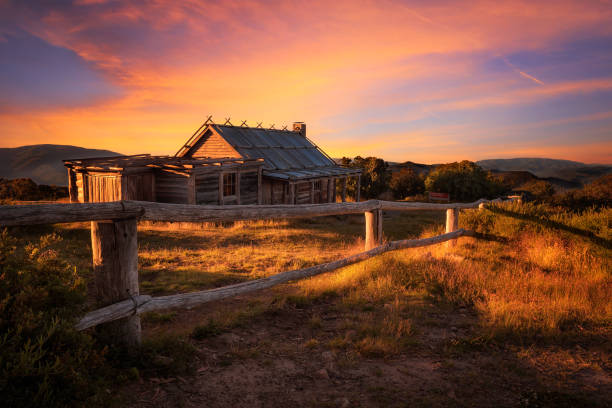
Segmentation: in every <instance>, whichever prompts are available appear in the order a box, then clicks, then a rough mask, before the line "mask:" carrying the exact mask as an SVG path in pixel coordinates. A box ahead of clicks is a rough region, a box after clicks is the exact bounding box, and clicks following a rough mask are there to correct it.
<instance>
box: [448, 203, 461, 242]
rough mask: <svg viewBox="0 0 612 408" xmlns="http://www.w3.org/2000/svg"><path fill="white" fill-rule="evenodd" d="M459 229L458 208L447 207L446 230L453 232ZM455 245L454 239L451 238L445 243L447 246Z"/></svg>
mask: <svg viewBox="0 0 612 408" xmlns="http://www.w3.org/2000/svg"><path fill="white" fill-rule="evenodd" d="M458 229H459V209H458V208H449V209H448V210H446V232H453V231H457V230H458ZM455 245H457V240H456V239H451V240H450V241H448V242H447V243H446V246H447V247H454V246H455Z"/></svg>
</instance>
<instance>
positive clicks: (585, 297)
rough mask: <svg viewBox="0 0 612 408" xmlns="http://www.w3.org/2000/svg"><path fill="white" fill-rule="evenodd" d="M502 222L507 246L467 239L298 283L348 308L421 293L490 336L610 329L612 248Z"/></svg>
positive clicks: (405, 299)
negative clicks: (457, 309)
mask: <svg viewBox="0 0 612 408" xmlns="http://www.w3.org/2000/svg"><path fill="white" fill-rule="evenodd" d="M484 216H486V214H484ZM589 217H592V214H590V215H589ZM606 217H607V215H606V214H605V213H604V214H603V215H602V218H601V219H600V222H605V220H606ZM498 218H504V217H502V216H498ZM500 221H501V223H502V224H503V225H504V227H505V228H506V229H505V231H506V236H505V237H500V238H505V239H506V240H507V241H506V242H496V241H487V240H481V239H474V238H467V239H462V240H460V241H459V244H458V246H457V247H456V248H455V249H454V250H452V251H449V250H447V248H446V247H445V246H444V245H438V246H435V247H429V248H421V249H416V250H414V249H411V250H403V251H398V252H396V253H388V254H385V255H383V256H380V257H378V258H375V259H371V260H368V261H366V262H363V263H360V264H357V265H353V266H350V267H347V268H344V269H342V270H340V271H337V272H336V273H333V274H328V275H322V276H318V277H315V278H313V279H310V280H307V281H303V282H300V283H299V284H298V285H299V287H300V289H301V292H302V293H303V294H304V295H305V296H309V297H316V296H319V295H320V294H322V293H326V292H330V291H331V292H335V293H339V294H341V296H342V302H343V303H344V304H345V305H347V306H349V307H350V306H355V305H362V304H364V303H368V302H379V303H386V302H390V301H393V302H395V303H394V305H395V306H394V308H393V309H392V310H395V309H401V308H402V307H409V300H410V299H411V296H415V295H419V296H429V297H432V298H435V299H437V300H439V301H444V302H450V303H452V304H456V305H469V306H472V307H474V308H475V309H476V311H477V312H478V313H479V314H480V316H481V323H482V326H483V329H485V331H486V333H488V334H490V335H500V334H508V333H513V334H517V335H521V336H524V335H558V334H559V333H561V332H562V331H567V330H580V329H583V328H584V327H599V328H607V329H609V328H610V324H611V323H612V301H611V300H610V299H612V271H611V268H610V250H609V249H606V248H601V247H598V246H597V245H595V244H593V243H592V242H590V241H589V240H587V239H583V238H577V237H574V236H571V234H567V233H561V232H559V231H555V230H539V231H536V230H533V229H530V228H528V227H525V225H522V224H521V225H519V222H516V223H515V224H514V227H512V222H511V221H509V220H507V219H505V220H500ZM431 234H432V231H428V232H426V233H424V235H431ZM400 299H401V300H400Z"/></svg>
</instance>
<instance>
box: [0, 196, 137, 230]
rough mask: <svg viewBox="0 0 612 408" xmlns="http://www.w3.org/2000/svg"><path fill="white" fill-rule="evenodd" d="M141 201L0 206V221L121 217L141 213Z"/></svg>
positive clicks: (37, 222) (26, 222)
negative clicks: (134, 203) (134, 202)
mask: <svg viewBox="0 0 612 408" xmlns="http://www.w3.org/2000/svg"><path fill="white" fill-rule="evenodd" d="M144 211H145V210H144V208H143V207H141V206H140V205H130V204H127V203H122V202H113V203H74V204H46V205H5V206H0V225H2V226H7V227H9V226H14V225H40V224H56V223H63V222H80V221H98V220H120V219H127V218H134V217H139V216H141V215H143V214H144Z"/></svg>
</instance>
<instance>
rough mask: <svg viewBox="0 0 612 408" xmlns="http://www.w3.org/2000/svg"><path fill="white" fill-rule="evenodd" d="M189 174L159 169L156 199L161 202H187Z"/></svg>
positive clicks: (156, 181)
mask: <svg viewBox="0 0 612 408" xmlns="http://www.w3.org/2000/svg"><path fill="white" fill-rule="evenodd" d="M188 181H189V177H188V176H187V175H182V174H177V173H172V172H167V171H158V172H156V174H155V201H157V202H160V203H174V204H187V202H188Z"/></svg>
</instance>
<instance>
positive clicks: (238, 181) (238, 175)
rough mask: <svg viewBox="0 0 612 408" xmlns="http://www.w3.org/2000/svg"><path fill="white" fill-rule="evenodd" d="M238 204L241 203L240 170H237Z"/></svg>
mask: <svg viewBox="0 0 612 408" xmlns="http://www.w3.org/2000/svg"><path fill="white" fill-rule="evenodd" d="M236 204H238V205H240V172H239V171H236Z"/></svg>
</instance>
